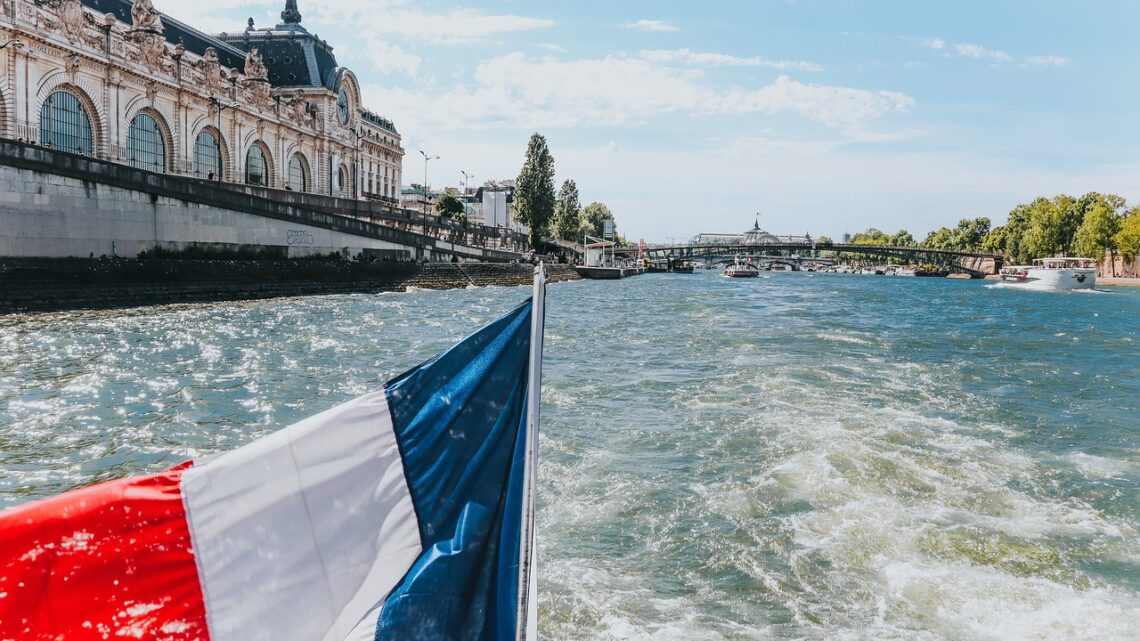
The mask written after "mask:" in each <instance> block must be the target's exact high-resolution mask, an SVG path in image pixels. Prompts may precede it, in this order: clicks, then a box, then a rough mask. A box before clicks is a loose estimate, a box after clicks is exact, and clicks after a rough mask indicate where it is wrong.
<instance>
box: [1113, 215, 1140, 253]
mask: <svg viewBox="0 0 1140 641" xmlns="http://www.w3.org/2000/svg"><path fill="white" fill-rule="evenodd" d="M1113 241H1114V243H1115V244H1116V249H1117V250H1118V251H1119V252H1120V253H1121V254H1122V255H1123V256H1124V258H1125V259H1126V260H1132V259H1133V258H1135V257H1136V256H1138V255H1140V207H1133V208H1132V210H1131V211H1129V212H1128V214H1127V215H1126V216H1125V217H1124V221H1123V222H1122V223H1121V224H1120V231H1118V232H1116V236H1115V237H1114V238H1113Z"/></svg>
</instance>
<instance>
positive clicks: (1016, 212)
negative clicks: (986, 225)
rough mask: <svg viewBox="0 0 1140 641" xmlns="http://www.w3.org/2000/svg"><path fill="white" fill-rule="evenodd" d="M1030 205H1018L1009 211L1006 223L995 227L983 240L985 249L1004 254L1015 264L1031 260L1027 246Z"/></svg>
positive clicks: (1022, 263)
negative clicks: (1026, 237)
mask: <svg viewBox="0 0 1140 641" xmlns="http://www.w3.org/2000/svg"><path fill="white" fill-rule="evenodd" d="M1029 214H1030V206H1029V205H1025V204H1022V205H1018V206H1017V207H1014V208H1013V210H1012V211H1010V212H1009V219H1008V220H1007V221H1006V223H1005V225H1003V226H1001V227H997V228H995V229H993V230H992V231H991V232H990V233H989V235H988V236H986V240H984V241H983V242H982V249H983V250H984V251H990V252H996V253H999V254H1003V255H1004V256H1005V258H1006V260H1008V261H1010V262H1011V263H1013V264H1015V265H1024V264H1026V263H1028V262H1029V260H1030V258H1031V257H1030V256H1029V252H1028V250H1027V249H1026V246H1025V236H1026V233H1027V232H1028V230H1029Z"/></svg>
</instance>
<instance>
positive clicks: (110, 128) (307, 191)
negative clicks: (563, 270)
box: [0, 0, 522, 261]
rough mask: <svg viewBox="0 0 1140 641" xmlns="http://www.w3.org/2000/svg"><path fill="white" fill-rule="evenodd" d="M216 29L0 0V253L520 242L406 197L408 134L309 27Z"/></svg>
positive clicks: (418, 251)
mask: <svg viewBox="0 0 1140 641" xmlns="http://www.w3.org/2000/svg"><path fill="white" fill-rule="evenodd" d="M301 23H302V15H301V11H300V10H299V8H298V6H297V3H296V1H295V0H289V1H288V2H286V3H285V7H284V11H282V12H281V22H280V24H277V25H275V26H273V27H271V28H268V29H263V28H258V27H257V26H256V25H255V24H254V23H253V21H252V20H251V21H250V22H249V24H248V25H246V27H245V28H244V30H240V29H239V30H238V31H236V32H234V33H222V34H218V35H210V34H206V33H203V32H201V31H198V30H196V29H194V28H193V27H190V26H188V25H186V24H183V23H181V22H179V21H177V20H174V19H171V18H170V17H169V16H166V15H163V14H161V13H159V12H158V11H157V10H156V9H155V8H154V6H153V4H152V3H151V1H150V0H135V1H134V2H130V1H128V0H46V1H42V2H41V1H32V0H13V1H11V2H4V3H0V60H2V61H3V64H0V138H3V139H4V140H3V141H0V147H2V148H0V223H2V224H0V256H10V257H12V256H17V257H18V256H25V257H83V258H87V257H90V256H95V257H98V256H118V257H135V256H138V255H140V254H146V253H147V252H153V251H155V250H158V251H159V252H166V253H167V255H170V254H171V253H173V254H178V253H180V252H181V253H185V254H193V253H196V254H198V255H200V254H202V253H203V252H206V253H211V252H212V253H214V254H217V255H224V254H227V253H229V254H239V253H249V252H250V251H254V252H261V251H267V253H268V254H270V255H275V256H276V255H283V256H288V257H302V256H310V255H329V254H334V253H335V254H341V255H345V256H352V257H364V258H372V259H386V260H453V259H454V260H462V261H467V260H496V261H504V260H511V259H513V258H517V256H518V254H517V253H516V252H515V250H516V249H518V248H519V247H520V243H521V242H522V237H521V236H520V235H518V234H515V233H513V232H511V231H510V230H507V229H495V228H485V227H482V226H475V225H472V226H468V225H462V224H458V223H453V222H450V221H446V220H440V219H439V218H438V217H435V216H426V215H425V213H424V212H421V211H418V210H417V211H411V210H405V209H402V208H401V207H400V204H399V195H400V184H401V178H402V176H401V171H402V169H401V167H402V162H403V158H404V148H403V147H402V145H401V138H400V134H399V132H398V130H397V129H396V126H395V124H394V123H393V122H391V121H390V120H388V119H386V118H384V117H382V116H380V115H377V114H376V113H373V112H371V111H369V110H368V109H366V108H365V106H364V105H363V103H362V100H361V93H360V85H359V82H358V81H357V78H356V76H355V75H354V74H353V72H352V71H350V70H349V69H346V68H344V67H341V66H339V65H338V64H337V61H336V57H335V56H334V55H333V48H332V47H331V46H330V45H329V44H328V43H327V42H325V41H323V40H321V39H320V38H319V37H317V36H316V35H314V34H311V33H309V32H308V31H307V30H306V29H305V27H303V26H302V24H301Z"/></svg>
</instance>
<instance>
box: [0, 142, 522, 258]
mask: <svg viewBox="0 0 1140 641" xmlns="http://www.w3.org/2000/svg"><path fill="white" fill-rule="evenodd" d="M410 216H411V214H409V213H408V212H403V213H387V214H385V213H383V212H378V211H377V206H376V205H375V204H374V203H368V202H361V201H354V200H344V199H338V198H332V197H330V196H321V195H318V194H308V193H296V192H286V191H278V190H268V189H259V188H251V187H249V186H245V185H232V184H228V183H215V182H212V181H206V180H196V179H193V178H186V177H183V176H172V175H166V174H154V173H149V172H145V171H141V170H138V169H135V168H133V167H128V166H125V165H119V164H115V163H110V162H105V161H101V160H96V159H93V158H88V157H85V156H78V155H75V154H67V153H60V152H53V151H51V150H48V149H44V148H42V147H33V146H30V145H25V144H21V143H18V142H13V141H10V140H0V257H3V256H9V257H25V258H32V257H38V258H68V257H71V258H87V257H96V258H97V257H100V256H111V257H125V258H134V257H137V256H138V255H139V254H141V253H143V252H146V251H153V250H154V249H156V248H158V249H162V250H167V251H172V252H177V251H186V250H191V251H196V250H199V249H202V248H206V249H218V248H222V249H229V250H231V251H248V250H257V249H268V250H272V251H275V252H278V253H281V254H283V255H286V256H289V257H291V258H296V257H306V256H313V255H327V254H330V253H341V254H344V255H346V256H356V255H357V254H364V255H365V256H373V257H376V258H382V259H389V260H401V259H404V260H411V259H414V260H429V261H443V260H448V259H450V258H451V257H452V256H455V257H457V258H459V259H460V260H465V261H487V262H508V261H510V260H512V259H514V258H518V254H515V253H510V252H506V251H501V250H499V249H494V248H493V247H495V246H498V245H501V244H502V241H503V238H502V237H500V234H501V233H503V232H502V230H492V229H487V228H482V227H474V226H473V227H472V229H471V230H470V231H471V233H470V234H467V233H465V231H466V228H465V227H461V226H458V225H457V224H455V223H450V222H448V223H444V222H441V221H438V220H434V221H432V222H431V223H430V224H427V227H428V228H429V230H430V234H429V235H426V236H425V235H422V234H418V233H413V232H412V231H410V230H409V227H410V226H411V223H412V222H413V219H412V218H411V217H410ZM418 222H419V223H421V226H422V225H423V221H422V220H419V221H418ZM468 236H470V239H468ZM475 240H479V241H481V242H479V243H476V244H475V245H463V244H457V243H462V242H474V241H475ZM484 245H487V246H486V247H485V246H484Z"/></svg>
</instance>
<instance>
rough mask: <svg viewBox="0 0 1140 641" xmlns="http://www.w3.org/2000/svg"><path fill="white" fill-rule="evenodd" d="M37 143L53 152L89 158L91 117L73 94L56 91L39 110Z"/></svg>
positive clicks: (91, 150) (90, 152)
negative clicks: (63, 152)
mask: <svg viewBox="0 0 1140 641" xmlns="http://www.w3.org/2000/svg"><path fill="white" fill-rule="evenodd" d="M40 142H41V143H42V144H43V145H44V146H46V147H51V148H52V149H58V150H59V151H67V152H71V153H73V154H85V155H88V156H90V155H92V152H93V151H94V145H93V144H92V138H91V117H90V116H88V115H87V110H86V109H84V108H83V104H82V103H81V102H79V98H78V97H76V96H75V94H72V93H68V92H66V91H57V92H55V93H53V94H52V95H50V96H48V99H47V100H46V101H45V102H44V106H43V109H41V110H40Z"/></svg>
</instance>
